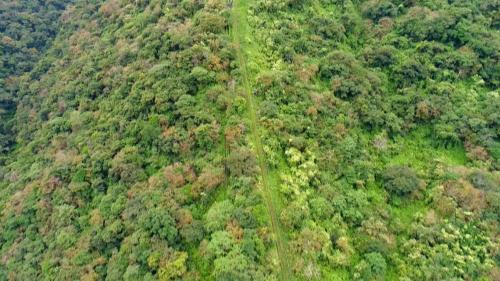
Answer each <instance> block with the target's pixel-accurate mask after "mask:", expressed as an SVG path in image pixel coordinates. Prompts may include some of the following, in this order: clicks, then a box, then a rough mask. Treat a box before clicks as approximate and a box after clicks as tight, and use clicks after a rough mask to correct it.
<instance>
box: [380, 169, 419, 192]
mask: <svg viewBox="0 0 500 281" xmlns="http://www.w3.org/2000/svg"><path fill="white" fill-rule="evenodd" d="M382 178H383V180H384V187H385V189H386V190H387V191H388V192H389V193H390V194H392V195H397V196H407V195H409V194H411V193H413V192H414V191H416V190H417V189H418V188H419V187H420V184H421V182H422V181H421V180H420V179H419V178H418V176H417V175H416V174H415V172H414V171H413V170H412V169H410V168H409V167H407V166H394V167H390V168H388V169H386V170H385V172H384V174H383V176H382Z"/></svg>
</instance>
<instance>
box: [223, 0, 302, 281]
mask: <svg viewBox="0 0 500 281" xmlns="http://www.w3.org/2000/svg"><path fill="white" fill-rule="evenodd" d="M250 1H251V0H234V1H233V8H232V13H231V36H232V40H233V42H234V43H235V45H236V55H237V62H238V64H239V66H240V73H241V81H240V83H241V86H242V88H243V90H244V92H245V96H246V100H247V106H248V118H249V121H250V131H251V141H252V144H253V147H254V152H255V154H256V156H257V161H258V164H259V168H260V176H261V190H260V191H261V192H262V196H263V199H264V202H265V205H266V208H267V212H268V215H269V219H270V228H271V231H272V235H273V240H274V243H275V246H276V252H277V258H278V263H279V270H278V277H279V280H282V281H291V280H293V279H292V278H293V274H292V269H291V264H292V259H291V258H292V257H291V256H290V251H289V249H288V246H287V239H286V232H285V231H284V230H283V228H282V226H281V224H280V222H279V219H278V217H279V210H278V208H279V207H278V204H277V202H279V198H277V194H278V188H279V186H277V185H276V183H274V182H273V179H272V176H271V174H270V172H269V169H268V166H267V164H266V162H267V161H266V155H265V152H264V149H263V145H262V139H261V132H262V128H260V126H259V121H258V117H257V110H256V108H257V106H258V101H257V100H256V98H255V97H254V95H253V92H252V86H251V82H250V81H255V74H253V75H252V74H251V73H250V71H249V69H248V67H247V63H248V61H249V59H256V60H257V59H258V58H256V57H254V56H252V57H251V58H249V57H248V53H250V54H252V55H255V51H256V48H254V47H255V46H253V48H252V46H250V45H249V44H248V41H249V38H251V37H252V35H251V34H249V25H248V22H247V10H248V4H249V2H250ZM253 42H254V43H255V41H253ZM250 48H251V49H252V50H248V49H250ZM252 51H253V52H252ZM257 51H258V50H257Z"/></svg>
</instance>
